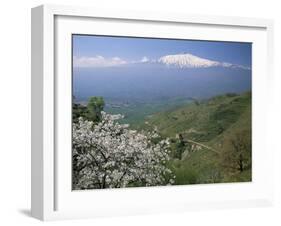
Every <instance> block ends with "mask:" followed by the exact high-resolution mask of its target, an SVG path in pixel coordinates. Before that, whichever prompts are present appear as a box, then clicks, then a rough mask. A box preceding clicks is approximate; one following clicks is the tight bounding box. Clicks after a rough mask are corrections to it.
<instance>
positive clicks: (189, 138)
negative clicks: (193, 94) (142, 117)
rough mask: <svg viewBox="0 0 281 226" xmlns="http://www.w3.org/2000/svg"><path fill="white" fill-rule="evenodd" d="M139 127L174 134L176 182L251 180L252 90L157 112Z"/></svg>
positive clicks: (172, 164)
mask: <svg viewBox="0 0 281 226" xmlns="http://www.w3.org/2000/svg"><path fill="white" fill-rule="evenodd" d="M138 129H144V130H157V131H158V133H159V134H160V135H161V136H162V137H169V138H170V140H171V149H172V152H171V153H172V160H171V161H170V162H169V167H170V168H171V169H172V170H173V172H174V173H175V175H176V184H197V183H213V182H235V181H241V182H243V181H251V93H250V92H247V93H243V94H241V95H237V94H226V95H221V96H216V97H213V98H211V99H209V100H205V101H200V102H198V101H196V102H194V103H192V104H187V105H184V106H182V107H178V108H177V109H174V110H170V111H165V112H160V113H156V114H153V115H151V116H150V117H147V118H146V121H145V122H144V123H143V124H141V125H139V127H138Z"/></svg>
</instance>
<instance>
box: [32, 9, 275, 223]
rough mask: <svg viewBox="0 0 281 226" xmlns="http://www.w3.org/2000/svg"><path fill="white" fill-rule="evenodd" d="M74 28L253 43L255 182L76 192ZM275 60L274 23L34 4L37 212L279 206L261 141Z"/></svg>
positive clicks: (60, 215) (80, 214)
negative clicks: (73, 171)
mask: <svg viewBox="0 0 281 226" xmlns="http://www.w3.org/2000/svg"><path fill="white" fill-rule="evenodd" d="M137 28H138V29H137ZM139 28H141V29H139ZM167 28H169V29H167ZM187 28H188V29H187ZM171 31H173V33H172V32H171ZM181 31H184V32H181ZM216 31H217V32H216ZM73 33H80V34H81V33H95V34H104V35H112V34H115V35H116V34H119V35H121V36H122V35H124V36H140V37H146V36H147V37H166V38H167V37H168V38H189V39H204V40H224V41H249V42H252V43H253V46H254V47H253V151H254V154H253V156H254V157H253V181H252V182H250V183H243V184H241V183H230V184H208V185H184V186H169V187H150V188H129V189H117V190H114V189H113V190H110V189H109V190H108V189H107V190H103V191H101V190H95V191H81V192H77V191H72V190H71V184H70V181H71V171H70V170H69V169H70V165H71V164H70V162H71V160H70V158H69V157H70V156H71V143H69V142H68V141H69V134H71V124H70V123H69V122H70V121H69V119H70V118H71V116H70V114H69V113H70V112H71V105H70V102H69V101H67V100H70V99H69V95H71V86H70V85H69V84H70V83H71V67H70V66H69V65H70V64H71V57H69V56H70V54H71V45H69V44H70V39H71V37H70V36H71V34H73ZM272 64H273V22H272V21H271V20H265V19H253V18H240V17H239V18H238V17H221V16H201V15H182V14H171V13H161V14H160V13H154V12H132V11H130V12H128V11H116V10H101V9H91V8H83V7H81V8H80V7H70V6H56V5H43V6H39V7H36V8H33V9H32V186H31V188H32V191H31V193H32V200H31V210H32V211H31V213H32V216H33V217H36V218H38V219H41V220H56V219H70V218H89V217H98V216H116V215H130V214H145V213H157V212H172V211H174V212H175V211H186V210H195V209H209V208H234V207H254V206H265V205H271V204H272V202H273V179H272V176H270V175H272V173H273V169H272V167H273V166H272V163H273V157H272V156H273V153H272V150H271V149H270V148H268V147H269V146H268V143H267V141H266V139H260V138H262V137H266V134H267V131H266V127H267V126H266V116H267V113H268V111H270V108H271V106H270V105H268V104H267V102H266V99H267V98H271V95H272V94H271V92H272V89H271V87H272V84H273V73H272V68H273V65H272ZM265 106H266V107H265ZM66 115H68V116H66ZM63 116H66V117H65V118H66V119H64V117H63ZM262 150H266V152H265V153H264V152H263V153H261V151H262ZM62 159H68V160H69V161H62ZM163 197H165V199H163ZM171 197H172V198H171ZM93 202H94V203H95V204H96V205H93V204H92V203H93Z"/></svg>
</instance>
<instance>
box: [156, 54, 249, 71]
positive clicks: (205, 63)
mask: <svg viewBox="0 0 281 226" xmlns="http://www.w3.org/2000/svg"><path fill="white" fill-rule="evenodd" d="M158 62H159V63H162V64H165V65H167V66H176V67H180V68H207V67H228V68H240V69H247V70H249V68H248V67H245V66H242V65H235V64H230V63H226V62H218V61H213V60H209V59H204V58H201V57H198V56H194V55H192V54H189V53H186V54H175V55H166V56H162V57H160V58H159V59H158Z"/></svg>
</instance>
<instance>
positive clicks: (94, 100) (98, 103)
mask: <svg viewBox="0 0 281 226" xmlns="http://www.w3.org/2000/svg"><path fill="white" fill-rule="evenodd" d="M104 106H105V103H104V100H103V98H102V97H95V96H94V97H90V98H89V101H88V104H87V106H83V105H82V104H78V103H73V105H72V118H73V122H75V123H77V122H78V119H79V118H80V117H83V118H85V119H87V120H89V121H93V122H99V121H100V120H101V112H102V111H103V109H104Z"/></svg>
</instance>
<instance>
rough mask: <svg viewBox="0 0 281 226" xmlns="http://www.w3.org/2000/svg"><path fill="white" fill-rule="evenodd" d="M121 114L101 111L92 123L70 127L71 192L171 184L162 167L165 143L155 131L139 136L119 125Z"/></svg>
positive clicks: (80, 122)
mask: <svg viewBox="0 0 281 226" xmlns="http://www.w3.org/2000/svg"><path fill="white" fill-rule="evenodd" d="M120 118H122V116H121V115H110V114H107V113H105V112H101V121H100V122H99V123H98V124H94V123H93V122H91V121H87V120H84V119H83V118H79V120H78V122H77V123H74V124H73V189H94V188H120V187H127V186H153V185H167V184H172V183H174V176H173V175H172V172H171V170H170V169H168V168H167V167H166V163H167V161H168V160H169V148H168V147H169V141H168V140H160V141H158V142H154V140H155V139H157V138H159V136H158V135H157V134H156V133H155V132H150V133H146V134H145V133H139V132H137V131H134V130H131V129H129V128H128V125H125V124H119V123H118V122H117V120H118V119H120Z"/></svg>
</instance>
